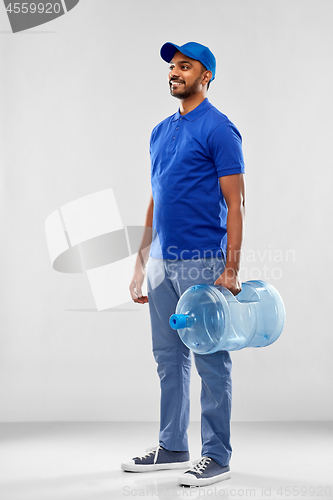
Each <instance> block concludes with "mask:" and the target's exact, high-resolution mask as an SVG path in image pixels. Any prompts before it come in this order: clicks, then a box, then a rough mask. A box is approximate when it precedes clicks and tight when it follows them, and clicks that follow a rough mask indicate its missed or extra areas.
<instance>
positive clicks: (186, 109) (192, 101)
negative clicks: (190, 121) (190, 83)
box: [179, 92, 206, 115]
mask: <svg viewBox="0 0 333 500" xmlns="http://www.w3.org/2000/svg"><path fill="white" fill-rule="evenodd" d="M205 99H206V95H205V94H203V93H202V92H200V93H198V94H194V95H191V97H188V98H187V99H182V100H181V101H180V106H179V111H180V114H181V115H186V114H187V113H190V111H193V109H195V108H197V107H198V106H199V104H201V103H202V101H204V100H205Z"/></svg>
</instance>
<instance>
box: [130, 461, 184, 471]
mask: <svg viewBox="0 0 333 500" xmlns="http://www.w3.org/2000/svg"><path fill="white" fill-rule="evenodd" d="M191 465H192V462H173V463H171V464H151V465H136V464H121V468H122V470H124V471H125V472H153V471H154V470H168V469H169V470H175V469H188V468H189V467H191Z"/></svg>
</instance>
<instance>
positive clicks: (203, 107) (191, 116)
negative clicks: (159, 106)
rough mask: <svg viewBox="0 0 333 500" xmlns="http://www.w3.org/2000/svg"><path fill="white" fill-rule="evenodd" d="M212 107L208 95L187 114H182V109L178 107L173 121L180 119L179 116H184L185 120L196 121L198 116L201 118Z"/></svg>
mask: <svg viewBox="0 0 333 500" xmlns="http://www.w3.org/2000/svg"><path fill="white" fill-rule="evenodd" d="M211 107H212V104H211V103H210V102H209V101H208V99H207V97H206V99H204V100H203V101H202V102H201V103H200V104H199V106H197V107H196V108H194V109H192V111H190V112H189V113H186V115H181V114H180V111H179V109H178V111H177V113H176V114H174V115H173V117H172V120H171V121H173V122H175V121H177V120H179V118H182V119H183V120H187V121H189V122H194V120H196V119H197V118H200V116H202V115H203V114H204V113H206V111H208V110H209V109H210V108H211Z"/></svg>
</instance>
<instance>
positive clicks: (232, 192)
mask: <svg viewBox="0 0 333 500" xmlns="http://www.w3.org/2000/svg"><path fill="white" fill-rule="evenodd" d="M219 180H220V186H221V191H222V194H223V196H224V199H225V201H226V204H227V207H228V217H227V238H228V247H227V256H226V265H225V269H224V271H223V273H222V274H221V276H220V277H219V278H218V279H217V280H216V281H215V283H214V284H215V285H223V286H224V287H225V288H228V290H230V291H231V292H232V293H233V294H234V295H237V293H239V292H240V291H241V289H242V285H241V281H240V279H239V270H240V257H241V248H242V241H243V234H244V217H245V182H244V174H234V175H226V176H225V177H220V178H219Z"/></svg>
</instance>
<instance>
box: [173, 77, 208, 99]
mask: <svg viewBox="0 0 333 500" xmlns="http://www.w3.org/2000/svg"><path fill="white" fill-rule="evenodd" d="M200 80H201V76H198V78H197V79H196V80H195V81H194V82H193V83H192V85H191V87H189V88H188V89H187V88H185V89H184V90H183V91H182V92H179V91H176V92H175V93H173V90H172V86H170V94H171V95H172V97H177V99H187V98H188V97H191V96H192V95H194V94H196V93H197V90H198V87H199V83H200ZM172 81H175V82H176V81H177V80H171V83H172ZM184 85H185V83H184Z"/></svg>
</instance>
